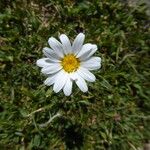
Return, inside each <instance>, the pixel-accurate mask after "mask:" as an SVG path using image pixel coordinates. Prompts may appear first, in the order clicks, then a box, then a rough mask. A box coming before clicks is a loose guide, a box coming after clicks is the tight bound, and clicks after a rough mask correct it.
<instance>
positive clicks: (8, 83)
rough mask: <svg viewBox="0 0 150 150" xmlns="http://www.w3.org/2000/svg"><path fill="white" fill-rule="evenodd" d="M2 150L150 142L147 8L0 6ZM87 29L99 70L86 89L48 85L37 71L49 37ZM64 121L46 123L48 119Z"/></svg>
mask: <svg viewBox="0 0 150 150" xmlns="http://www.w3.org/2000/svg"><path fill="white" fill-rule="evenodd" d="M0 7H1V8H0V10H1V14H0V34H1V37H0V45H1V50H0V69H1V71H0V87H1V90H0V98H1V100H0V149H3V150H5V149H6V150H30V149H33V150H36V149H37V150H47V149H48V150H59V149H60V150H65V149H79V150H80V149H81V150H82V149H83V150H130V149H131V150H135V149H137V148H138V147H141V146H142V143H143V142H146V141H147V140H149V139H150V133H149V131H150V129H149V126H148V124H149V121H150V111H149V110H150V90H149V88H150V83H149V81H150V80H149V77H150V70H149V66H150V58H149V46H150V41H149V39H150V30H149V21H148V16H147V15H146V13H145V11H146V6H145V5H140V6H136V7H130V6H128V4H127V3H123V2H119V0H111V1H109V0H103V1H101V2H100V1H99V0H92V1H90V0H87V1H85V0H80V1H79V0H77V1H75V0H73V1H71V0H64V1H61V0H56V1H55V0H51V1H50V0H43V1H40V0H35V1H34V0H22V1H21V0H20V1H19V0H14V1H10V0H7V1H6V0H1V1H0ZM79 32H84V33H85V35H86V42H91V43H94V44H97V45H98V48H99V50H98V52H97V53H96V54H95V55H96V56H100V57H101V58H102V68H101V69H100V70H98V71H94V73H95V75H96V78H97V80H96V82H95V83H90V84H88V86H89V92H88V93H82V92H80V91H79V89H78V88H76V87H75V88H74V89H73V94H72V95H71V96H70V97H65V96H64V94H63V93H62V92H60V93H58V94H55V93H54V92H53V91H52V87H46V86H44V85H43V81H44V79H45V77H44V76H43V75H42V74H41V73H40V69H39V68H38V67H37V66H36V64H35V62H36V60H37V59H39V58H41V57H42V55H43V54H42V48H43V47H44V46H47V40H48V38H49V37H51V36H54V37H58V36H59V35H60V34H61V33H65V34H67V35H68V36H69V37H70V38H71V39H72V40H73V39H74V38H75V36H76V35H77V34H78V33H79ZM58 112H59V113H60V114H61V116H60V117H57V118H55V119H53V120H52V122H50V123H49V124H45V126H44V127H41V124H43V123H46V122H47V121H48V120H49V118H50V116H54V115H56V114H57V113H58Z"/></svg>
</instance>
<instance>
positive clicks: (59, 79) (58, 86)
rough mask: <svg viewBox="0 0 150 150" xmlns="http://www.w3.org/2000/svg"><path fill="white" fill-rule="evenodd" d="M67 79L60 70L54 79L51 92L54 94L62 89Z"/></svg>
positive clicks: (66, 75)
mask: <svg viewBox="0 0 150 150" xmlns="http://www.w3.org/2000/svg"><path fill="white" fill-rule="evenodd" d="M67 79H68V74H67V73H66V72H64V71H63V70H61V71H60V72H59V73H58V75H57V77H56V79H55V80H56V81H55V83H54V86H53V90H54V92H55V93H58V92H59V91H60V90H61V89H62V88H63V87H64V85H65V83H66V80H67Z"/></svg>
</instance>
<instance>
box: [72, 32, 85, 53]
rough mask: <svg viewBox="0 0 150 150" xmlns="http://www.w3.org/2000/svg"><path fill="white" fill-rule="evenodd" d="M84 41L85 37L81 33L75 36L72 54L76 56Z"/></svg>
mask: <svg viewBox="0 0 150 150" xmlns="http://www.w3.org/2000/svg"><path fill="white" fill-rule="evenodd" d="M84 39H85V35H84V34H83V33H79V34H78V35H77V37H76V38H75V40H74V42H73V45H72V49H73V52H74V54H77V53H78V52H79V51H80V50H81V48H82V45H83V42H84Z"/></svg>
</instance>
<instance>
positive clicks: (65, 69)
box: [36, 33, 101, 96]
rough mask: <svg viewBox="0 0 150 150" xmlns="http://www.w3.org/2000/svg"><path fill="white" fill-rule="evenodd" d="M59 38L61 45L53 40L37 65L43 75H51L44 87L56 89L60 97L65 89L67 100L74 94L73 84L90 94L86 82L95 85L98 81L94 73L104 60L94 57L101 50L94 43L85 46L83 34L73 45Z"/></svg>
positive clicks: (50, 40)
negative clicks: (60, 92)
mask: <svg viewBox="0 0 150 150" xmlns="http://www.w3.org/2000/svg"><path fill="white" fill-rule="evenodd" d="M59 38H60V41H61V42H59V41H58V40H56V39H55V38H53V37H51V38H49V40H48V43H49V45H50V47H51V48H48V47H45V48H44V49H43V53H44V55H45V56H46V57H45V58H41V59H39V60H37V62H36V64H37V65H38V66H39V67H41V68H42V70H41V72H42V73H43V74H45V75H47V79H46V80H45V81H44V84H45V85H47V86H51V85H53V90H54V92H56V93H58V92H59V91H60V90H61V89H63V92H64V94H65V95H66V96H69V95H70V94H71V93H72V85H73V82H75V83H76V84H77V86H78V87H79V88H80V90H81V91H82V92H87V91H88V87H87V84H86V81H89V82H94V81H95V79H96V78H95V76H94V75H93V74H92V73H91V72H90V70H96V69H99V68H100V67H101V58H100V57H93V56H92V55H93V54H94V53H95V52H96V50H97V46H96V45H95V44H90V43H87V44H84V45H83V42H84V38H85V35H84V34H83V33H79V34H78V35H77V37H76V38H75V40H74V41H73V43H72V44H71V42H70V40H69V39H68V37H67V36H66V35H65V34H61V35H60V37H59ZM85 80H86V81H85Z"/></svg>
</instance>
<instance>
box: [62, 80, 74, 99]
mask: <svg viewBox="0 0 150 150" xmlns="http://www.w3.org/2000/svg"><path fill="white" fill-rule="evenodd" d="M72 84H73V81H72V80H71V79H70V78H68V79H67V81H66V84H65V86H64V88H63V91H64V94H65V95H66V96H69V95H70V94H71V93H72Z"/></svg>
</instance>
